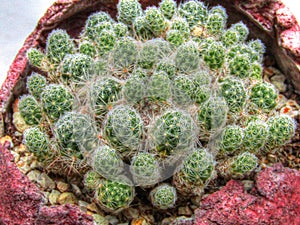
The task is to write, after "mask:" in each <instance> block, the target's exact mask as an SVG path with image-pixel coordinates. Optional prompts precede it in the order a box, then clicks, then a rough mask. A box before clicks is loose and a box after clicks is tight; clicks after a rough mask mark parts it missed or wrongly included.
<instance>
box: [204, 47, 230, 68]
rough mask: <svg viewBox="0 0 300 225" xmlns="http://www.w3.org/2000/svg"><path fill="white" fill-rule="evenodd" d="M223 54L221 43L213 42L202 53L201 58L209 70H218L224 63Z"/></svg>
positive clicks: (224, 50)
mask: <svg viewBox="0 0 300 225" xmlns="http://www.w3.org/2000/svg"><path fill="white" fill-rule="evenodd" d="M225 52H226V49H225V47H224V46H223V44H222V42H213V43H211V44H210V45H209V46H208V48H207V50H204V51H203V53H202V57H203V60H204V62H205V63H206V64H207V66H208V67H209V68H210V69H212V70H215V69H220V68H222V67H223V64H224V62H225Z"/></svg>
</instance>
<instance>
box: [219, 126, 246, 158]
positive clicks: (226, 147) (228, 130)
mask: <svg viewBox="0 0 300 225" xmlns="http://www.w3.org/2000/svg"><path fill="white" fill-rule="evenodd" d="M243 137H244V131H243V129H242V128H241V127H239V126H237V125H228V126H226V127H225V128H224V130H223V131H222V133H221V137H220V141H219V149H220V154H222V155H229V154H233V153H234V152H237V151H239V150H240V148H241V146H242V143H243Z"/></svg>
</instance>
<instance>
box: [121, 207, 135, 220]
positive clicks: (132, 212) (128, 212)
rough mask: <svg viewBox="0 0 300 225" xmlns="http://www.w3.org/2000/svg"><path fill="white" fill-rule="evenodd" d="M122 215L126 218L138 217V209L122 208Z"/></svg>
mask: <svg viewBox="0 0 300 225" xmlns="http://www.w3.org/2000/svg"><path fill="white" fill-rule="evenodd" d="M123 215H124V216H126V218H127V219H128V220H132V219H137V218H138V217H139V210H138V209H135V208H128V209H124V210H123Z"/></svg>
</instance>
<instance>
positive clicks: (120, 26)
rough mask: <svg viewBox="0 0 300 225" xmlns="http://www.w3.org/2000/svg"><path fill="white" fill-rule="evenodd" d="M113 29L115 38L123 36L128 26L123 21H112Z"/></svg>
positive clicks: (126, 32)
mask: <svg viewBox="0 0 300 225" xmlns="http://www.w3.org/2000/svg"><path fill="white" fill-rule="evenodd" d="M113 30H114V32H115V34H116V37H117V38H120V37H125V36H126V35H127V34H128V27H127V26H126V25H125V24H124V23H120V22H119V23H114V24H113Z"/></svg>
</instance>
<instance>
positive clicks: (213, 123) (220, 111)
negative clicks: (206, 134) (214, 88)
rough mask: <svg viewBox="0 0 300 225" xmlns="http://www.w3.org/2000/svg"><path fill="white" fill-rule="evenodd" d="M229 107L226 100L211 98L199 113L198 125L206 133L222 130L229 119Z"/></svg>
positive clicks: (200, 108)
mask: <svg viewBox="0 0 300 225" xmlns="http://www.w3.org/2000/svg"><path fill="white" fill-rule="evenodd" d="M227 112H228V106H227V103H226V101H225V99H224V98H220V97H210V98H209V99H208V100H207V101H206V102H204V103H203V104H202V105H201V106H200V107H199V111H198V123H199V126H200V128H201V129H203V130H205V131H214V130H218V129H221V128H222V127H223V126H224V124H225V122H226V118H227Z"/></svg>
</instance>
